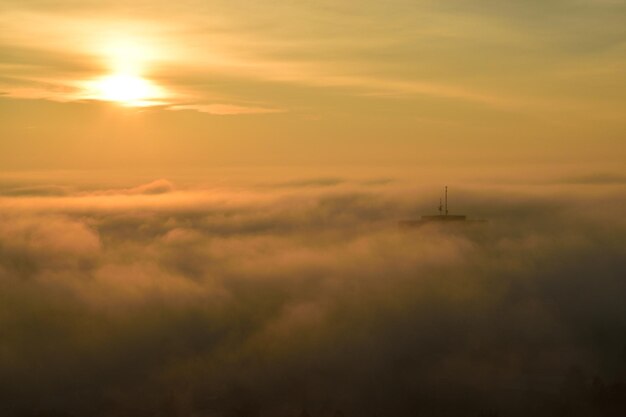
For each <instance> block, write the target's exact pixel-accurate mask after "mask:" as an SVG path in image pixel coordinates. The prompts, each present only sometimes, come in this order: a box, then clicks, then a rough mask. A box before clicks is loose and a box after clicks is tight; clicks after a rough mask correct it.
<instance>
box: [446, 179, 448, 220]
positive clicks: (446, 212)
mask: <svg viewBox="0 0 626 417" xmlns="http://www.w3.org/2000/svg"><path fill="white" fill-rule="evenodd" d="M447 215H448V186H447V185H446V216H447Z"/></svg>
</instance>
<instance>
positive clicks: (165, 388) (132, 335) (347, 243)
mask: <svg viewBox="0 0 626 417" xmlns="http://www.w3.org/2000/svg"><path fill="white" fill-rule="evenodd" d="M409 188H410V187H408V188H406V189H403V188H402V186H399V185H396V184H394V183H393V182H392V181H390V182H389V183H387V182H385V181H380V182H372V183H369V184H366V183H350V182H342V181H340V180H337V181H328V180H326V181H319V182H316V181H310V182H306V183H305V182H303V183H297V182H294V183H283V184H278V185H275V186H264V187H256V188H254V187H250V188H245V187H243V188H242V187H239V188H232V189H199V188H189V189H180V188H176V187H174V186H173V185H172V184H171V183H169V182H168V181H164V180H161V181H157V182H155V183H152V184H147V185H145V186H140V187H135V188H132V187H129V188H125V189H100V190H94V189H90V190H76V189H73V188H72V187H59V186H58V185H55V186H50V187H47V186H42V185H40V184H39V185H36V186H32V187H26V186H20V187H17V186H16V187H13V188H11V187H9V186H4V188H2V190H1V193H2V194H3V195H4V197H0V201H1V202H0V329H1V331H2V335H1V337H0V384H1V386H0V404H1V405H0V407H1V408H2V410H0V411H1V414H2V415H6V416H50V417H51V416H58V417H61V416H76V417H82V416H98V417H99V416H102V417H107V416H110V417H118V416H128V417H131V416H132V417H143V416H163V417H166V416H167V417H177V416H181V417H182V416H225V417H230V416H232V417H247V416H250V417H261V416H271V417H273V416H277V417H282V416H285V417H288V416H293V417H300V416H302V417H304V416H311V417H326V416H328V417H338V416H345V417H352V416H354V417H357V416H358V417H366V416H371V417H375V416H377V417H392V416H491V417H495V416H529V415H533V416H555V415H564V416H565V415H567V416H583V415H584V416H589V415H602V416H623V415H626V303H624V299H626V217H623V216H622V213H621V209H620V208H623V207H625V204H624V203H625V202H626V201H625V200H626V193H624V186H623V185H621V184H610V185H602V184H587V185H571V184H570V185H567V186H563V187H561V188H559V187H557V186H555V187H554V188H550V187H549V186H536V187H521V186H520V187H516V188H511V189H507V188H505V187H493V188H492V189H489V191H488V192H487V191H486V190H483V189H479V188H474V189H473V188H471V187H458V188H457V190H455V191H456V192H457V194H456V199H457V200H456V201H457V206H456V207H454V208H456V209H457V210H459V211H461V207H459V206H462V207H463V209H462V211H464V212H465V214H469V215H474V216H477V217H483V218H488V219H489V220H490V221H489V223H487V224H484V225H478V226H473V227H465V228H462V227H461V228H437V227H426V228H421V229H418V230H413V231H409V232H407V231H401V230H399V229H398V228H397V226H396V222H397V221H398V220H400V219H403V218H408V217H411V216H416V215H419V214H424V213H428V212H434V211H435V207H436V202H437V201H432V200H433V199H432V197H433V195H432V193H431V194H427V193H422V194H420V190H418V189H417V188H414V189H409ZM559 190H560V191H559ZM437 198H438V196H437Z"/></svg>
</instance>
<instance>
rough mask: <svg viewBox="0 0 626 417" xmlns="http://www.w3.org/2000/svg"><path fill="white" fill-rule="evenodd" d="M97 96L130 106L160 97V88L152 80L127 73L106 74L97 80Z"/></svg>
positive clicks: (143, 103)
mask: <svg viewBox="0 0 626 417" xmlns="http://www.w3.org/2000/svg"><path fill="white" fill-rule="evenodd" d="M94 87H95V90H96V91H95V93H96V98H98V99H100V100H105V101H115V102H118V103H121V104H125V105H128V106H140V105H146V104H148V103H149V102H151V101H152V100H154V99H155V98H158V97H159V96H160V95H161V94H160V89H159V88H158V87H157V86H155V85H154V84H153V83H151V82H150V81H148V80H146V79H144V78H141V77H137V76H134V75H127V74H116V75H110V76H106V77H104V78H101V79H100V80H97V81H96V82H95V85H94Z"/></svg>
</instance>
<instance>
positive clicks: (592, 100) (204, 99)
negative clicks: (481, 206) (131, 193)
mask: <svg viewBox="0 0 626 417" xmlns="http://www.w3.org/2000/svg"><path fill="white" fill-rule="evenodd" d="M335 3H336V2H330V1H321V2H320V1H316V2H309V1H305V2H298V3H291V2H282V3H281V2H272V3H271V4H263V5H262V4H261V3H259V4H257V3H251V2H247V1H243V0H240V1H234V2H226V1H210V2H199V1H182V2H177V3H176V5H169V6H167V7H166V6H163V5H161V4H160V3H157V2H151V1H138V2H132V5H127V4H125V2H106V3H103V2H95V1H81V2H75V1H70V0H63V1H59V2H46V1H16V0H15V1H14V0H8V1H4V2H3V5H2V7H1V8H0V26H1V27H2V28H3V29H2V31H1V32H0V60H1V61H0V115H1V116H0V117H2V123H1V124H0V136H1V137H2V141H1V142H0V167H2V168H3V169H6V170H33V169H50V168H53V169H75V168H78V169H89V168H99V169H100V168H116V169H117V168H122V167H123V168H128V167H133V168H142V167H145V168H148V167H150V168H155V167H157V168H158V167H163V168H165V167H167V168H173V169H175V168H180V167H190V166H191V167H195V168H203V167H212V166H224V165H229V166H232V165H235V166H250V165H252V166H254V165H281V166H284V165H307V166H319V165H351V164H356V165H361V166H373V165H414V164H429V165H442V166H449V165H450V164H480V165H494V164H510V163H515V164H554V163H559V164H570V165H571V164H581V165H585V166H592V167H597V169H599V170H601V169H602V167H604V166H613V165H616V164H619V163H620V161H622V160H623V159H624V156H626V141H625V140H624V134H625V133H626V118H625V117H624V114H626V87H625V86H626V80H625V79H624V74H625V73H626V71H624V70H625V69H626V68H625V66H626V59H625V58H624V57H625V56H626V53H625V52H626V51H625V48H626V42H625V41H626V30H625V29H624V25H623V22H624V19H625V18H626V5H625V4H624V2H622V1H609V0H577V1H556V0H555V1H549V2H524V3H523V4H522V3H519V2H513V1H504V2H498V4H494V3H493V2H490V1H486V0H481V1H477V2H472V4H471V5H468V4H467V2H462V1H457V0H450V1H445V2H435V1H420V2H415V1H404V0H394V1H392V2H385V3H384V5H383V4H380V3H379V2H374V1H365V2H363V1H358V2H357V1H347V2H342V3H341V5H337V4H335Z"/></svg>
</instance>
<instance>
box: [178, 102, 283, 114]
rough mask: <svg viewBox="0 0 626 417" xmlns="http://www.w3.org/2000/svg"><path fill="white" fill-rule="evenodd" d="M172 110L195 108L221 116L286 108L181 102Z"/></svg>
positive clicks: (275, 111)
mask: <svg viewBox="0 0 626 417" xmlns="http://www.w3.org/2000/svg"><path fill="white" fill-rule="evenodd" d="M169 109H171V110H195V111H199V112H200V113H208V114H215V115H219V116H233V115H238V114H267V113H281V112H283V111H284V110H280V109H273V108H268V107H250V106H238V105H234V104H217V103H216V104H181V105H174V106H170V107H169Z"/></svg>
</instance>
